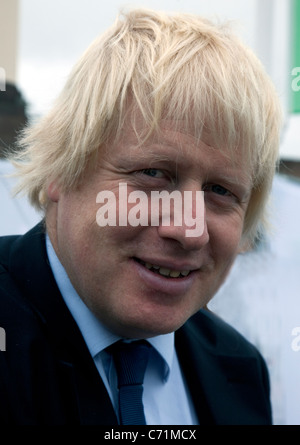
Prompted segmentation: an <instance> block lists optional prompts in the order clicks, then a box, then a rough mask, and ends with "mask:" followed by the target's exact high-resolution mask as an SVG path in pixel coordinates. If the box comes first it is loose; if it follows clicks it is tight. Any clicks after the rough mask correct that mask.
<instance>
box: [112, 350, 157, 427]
mask: <svg viewBox="0 0 300 445" xmlns="http://www.w3.org/2000/svg"><path fill="white" fill-rule="evenodd" d="M149 352H150V345H149V343H146V342H145V341H134V342H131V343H125V342H122V341H121V342H118V343H116V344H115V345H114V346H113V357H114V362H115V367H116V371H117V375H118V387H119V414H120V424H121V425H146V420H145V414H144V406H143V402H142V394H143V382H144V375H145V371H146V367H147V363H148V358H149Z"/></svg>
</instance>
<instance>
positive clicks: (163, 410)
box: [46, 236, 198, 425]
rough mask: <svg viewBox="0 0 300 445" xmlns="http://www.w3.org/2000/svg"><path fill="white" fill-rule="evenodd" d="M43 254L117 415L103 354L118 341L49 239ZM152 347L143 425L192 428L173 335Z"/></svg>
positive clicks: (111, 373)
mask: <svg viewBox="0 0 300 445" xmlns="http://www.w3.org/2000/svg"><path fill="white" fill-rule="evenodd" d="M46 246H47V253H48V257H49V262H50V266H51V268H52V272H53V274H54V277H55V280H56V283H57V285H58V288H59V290H60V292H61V294H62V297H63V299H64V301H65V303H66V305H67V307H68V308H69V310H70V312H71V314H72V316H73V318H74V319H75V321H76V323H77V325H78V327H79V329H80V331H81V334H82V336H83V338H84V340H85V342H86V345H87V347H88V349H89V351H90V354H91V355H92V357H93V359H94V362H95V365H96V367H97V370H98V372H99V374H100V376H101V378H102V380H103V382H104V385H105V387H106V389H107V391H108V394H109V396H110V399H111V401H112V404H113V406H114V408H115V411H116V413H118V389H117V376H116V371H115V368H114V365H113V360H112V358H111V356H110V354H109V353H108V352H107V351H106V350H105V349H106V348H107V347H108V346H110V345H112V344H113V343H115V342H116V341H118V340H119V339H120V337H118V336H116V335H115V334H113V333H112V332H110V331H109V330H108V329H107V328H106V327H105V326H104V325H103V324H102V323H100V321H99V320H98V318H97V317H96V316H95V315H94V314H93V313H92V312H91V311H90V309H89V308H88V307H87V306H86V304H85V303H84V302H83V301H82V299H81V298H80V297H79V295H78V294H77V292H76V291H75V289H74V287H73V286H72V284H71V282H70V280H69V277H68V275H67V273H66V271H65V270H64V268H63V266H62V264H61V263H60V261H59V259H58V258H57V256H56V253H55V251H54V249H53V246H52V244H51V241H50V239H49V237H48V236H47V237H46ZM148 341H149V343H150V344H151V345H152V346H153V350H152V351H151V355H150V358H149V362H148V365H147V369H146V373H145V379H144V392H143V404H144V411H145V418H146V422H147V425H196V424H197V423H198V420H197V416H196V414H195V410H194V407H193V404H192V401H191V397H190V394H189V391H188V389H187V386H186V384H185V381H184V377H183V375H182V373H181V370H180V366H179V362H178V358H177V354H176V351H175V347H174V333H171V334H166V335H159V336H157V337H153V338H150V339H148Z"/></svg>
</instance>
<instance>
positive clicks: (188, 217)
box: [158, 191, 209, 250]
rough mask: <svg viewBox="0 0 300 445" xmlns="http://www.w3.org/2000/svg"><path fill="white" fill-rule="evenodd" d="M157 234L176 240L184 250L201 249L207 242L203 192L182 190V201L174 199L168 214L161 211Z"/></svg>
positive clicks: (207, 234)
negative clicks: (180, 202)
mask: <svg viewBox="0 0 300 445" xmlns="http://www.w3.org/2000/svg"><path fill="white" fill-rule="evenodd" d="M158 234H159V236H160V237H161V238H165V239H166V238H168V239H173V240H175V241H177V242H178V243H180V244H181V246H182V247H183V248H184V249H185V250H199V249H202V248H203V247H204V246H205V245H206V244H207V243H208V242H209V233H208V227H207V220H206V213H205V203H204V194H203V192H201V191H197V192H196V193H195V191H194V192H184V193H183V203H182V204H178V201H177V203H176V202H175V201H174V205H173V207H172V210H171V214H170V216H169V215H167V217H166V216H165V215H164V214H163V212H162V217H161V220H160V224H159V226H158Z"/></svg>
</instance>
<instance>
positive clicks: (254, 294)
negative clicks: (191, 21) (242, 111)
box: [0, 0, 300, 425]
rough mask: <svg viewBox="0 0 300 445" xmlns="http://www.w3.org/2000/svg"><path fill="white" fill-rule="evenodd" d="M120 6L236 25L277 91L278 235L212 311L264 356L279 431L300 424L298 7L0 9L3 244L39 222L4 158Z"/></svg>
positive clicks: (240, 271) (247, 261) (31, 0)
mask: <svg viewBox="0 0 300 445" xmlns="http://www.w3.org/2000/svg"><path fill="white" fill-rule="evenodd" d="M122 7H149V8H153V9H158V10H166V11H183V12H190V13H196V14H200V15H204V16H206V17H208V18H211V19H213V20H221V21H224V20H229V21H232V22H233V23H234V26H235V29H236V32H237V33H238V34H240V36H241V37H242V38H243V40H244V41H245V42H246V43H247V44H248V45H249V46H250V47H252V48H253V50H254V51H255V52H256V54H257V55H258V56H259V57H260V59H261V60H262V62H263V64H264V65H265V67H266V70H267V72H268V73H269V75H270V76H271V78H272V79H273V81H274V83H275V85H276V88H277V91H278V93H279V96H280V99H281V103H282V107H283V111H284V128H283V132H282V138H281V147H280V168H279V172H278V174H277V176H276V179H275V181H274V187H273V192H272V200H271V208H270V214H271V223H272V230H271V231H270V233H267V234H264V239H263V241H261V242H260V243H259V245H258V246H257V247H256V248H255V249H253V250H252V251H251V252H247V253H244V254H242V255H240V256H239V257H238V258H237V261H236V263H235V264H234V266H233V268H232V271H231V274H230V276H229V278H228V280H227V282H226V283H225V284H224V285H223V287H222V288H221V289H220V291H219V292H218V294H217V295H216V296H215V298H214V299H213V300H212V302H211V303H210V305H209V309H210V310H212V311H214V312H216V313H217V314H219V315H220V316H221V317H223V318H224V319H225V320H227V321H228V322H229V323H231V324H232V325H234V326H235V327H236V328H237V329H238V330H239V331H240V332H241V333H242V334H243V335H244V336H245V337H247V338H248V339H249V340H250V341H251V342H253V343H254V344H256V346H257V347H258V348H259V350H260V351H261V353H262V354H263V356H264V357H265V359H266V361H267V364H268V367H269V370H270V376H271V397H272V405H273V417H274V423H275V424H280V425H281V424H282V425H292V424H294V425H299V424H300V381H299V375H300V337H299V340H298V339H297V333H298V335H299V334H300V234H299V232H300V229H299V225H300V224H299V223H300V0H149V1H146V0H137V1H135V2H131V3H126V2H122V1H120V0H110V1H109V2H107V1H102V0H0V206H1V207H0V209H1V210H0V212H1V213H0V215H1V216H0V235H6V234H13V233H24V232H25V231H26V230H27V229H29V228H30V227H32V226H33V225H34V224H35V223H36V222H38V221H39V219H40V218H41V215H39V214H38V213H37V212H36V211H35V210H33V209H32V208H31V207H30V205H29V204H28V202H27V201H26V198H24V197H23V198H22V197H21V198H14V199H13V198H12V189H13V185H14V179H13V178H10V177H7V174H9V173H11V172H12V166H11V165H10V163H9V162H8V161H7V160H6V154H7V153H8V152H9V151H10V150H11V148H13V145H14V141H15V138H16V134H17V132H18V131H19V130H20V129H21V128H22V127H23V126H24V125H26V124H30V123H32V122H34V121H35V120H37V119H39V118H40V117H41V116H43V115H44V114H45V113H46V112H47V110H49V109H50V108H51V104H52V102H53V100H54V99H55V98H56V96H57V94H58V93H59V91H60V90H61V88H62V86H63V85H64V83H65V81H66V78H67V76H68V74H69V72H70V69H71V68H72V66H73V65H74V63H75V62H76V61H77V59H78V58H79V56H80V55H81V53H82V52H83V51H84V50H85V49H86V47H87V46H88V45H89V44H90V43H91V41H92V40H93V39H94V38H95V37H96V36H97V35H98V34H99V33H101V32H102V31H104V30H105V29H106V28H107V27H108V26H109V25H110V24H111V23H112V22H113V21H114V20H115V17H116V15H117V13H118V12H119V10H120V8H122ZM297 328H299V329H297ZM298 346H299V347H298Z"/></svg>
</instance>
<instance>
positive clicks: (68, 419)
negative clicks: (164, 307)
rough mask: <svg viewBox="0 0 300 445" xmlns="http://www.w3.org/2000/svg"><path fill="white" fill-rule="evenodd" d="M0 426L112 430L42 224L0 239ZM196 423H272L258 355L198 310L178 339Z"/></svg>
mask: <svg viewBox="0 0 300 445" xmlns="http://www.w3.org/2000/svg"><path fill="white" fill-rule="evenodd" d="M0 327H2V328H4V329H5V332H6V351H5V352H4V351H2V352H0V424H2V425H3V424H9V425H10V424H23V425H24V424H29V425H30V424H33V425H46V424H48V425H55V424H74V425H76V424H78V425H89V424H93V425H95V424H98V425H99V424H100V425H101V424H102V425H115V424H116V423H117V419H116V416H115V414H114V410H113V407H112V405H111V402H110V399H109V396H108V394H107V391H106V389H105V387H104V385H103V383H102V380H101V378H100V377H99V374H98V372H97V369H96V367H95V365H94V362H93V359H92V357H91V356H90V354H89V351H88V349H87V347H86V345H85V342H84V340H83V337H82V336H81V333H80V331H79V329H78V327H77V325H76V323H75V321H74V319H73V318H72V316H71V314H70V312H69V311H68V309H67V307H66V305H65V303H64V301H63V299H62V297H61V294H60V292H59V290H58V287H57V285H56V282H55V280H54V277H53V275H52V272H51V269H50V266H49V263H48V259H47V254H46V248H45V234H44V229H43V225H42V224H40V225H38V226H37V227H35V228H34V229H32V230H31V231H30V232H28V233H27V234H25V235H24V236H8V237H3V238H1V239H0ZM175 344H176V350H177V354H178V357H179V361H180V364H181V367H182V370H183V373H184V375H185V378H186V381H187V384H188V386H189V389H190V392H191V395H192V398H193V402H194V405H195V409H196V412H197V414H198V417H199V421H200V423H201V424H213V425H215V424H231V425H239V424H242V425H246V424H270V422H271V413H270V411H271V410H270V403H269V380H268V373H267V370H266V366H265V363H264V361H263V359H262V358H261V356H260V354H259V353H258V352H257V350H256V349H255V348H254V347H253V346H252V345H251V344H249V343H248V342H247V341H246V340H245V339H244V338H243V337H242V336H241V335H240V334H238V333H237V332H236V331H235V330H234V329H232V328H231V327H229V326H228V325H227V324H226V323H224V322H223V321H221V320H220V319H219V318H218V317H216V316H214V315H213V314H211V313H209V312H208V311H205V310H201V311H200V312H199V313H197V314H196V315H195V316H193V317H192V318H191V319H190V320H189V321H188V322H187V323H186V324H185V325H184V326H183V327H182V328H180V329H179V330H178V331H177V332H176V334H175Z"/></svg>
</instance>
